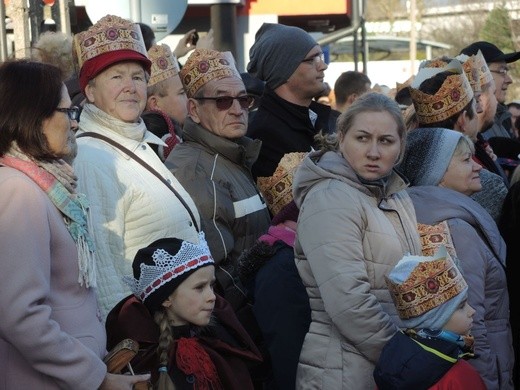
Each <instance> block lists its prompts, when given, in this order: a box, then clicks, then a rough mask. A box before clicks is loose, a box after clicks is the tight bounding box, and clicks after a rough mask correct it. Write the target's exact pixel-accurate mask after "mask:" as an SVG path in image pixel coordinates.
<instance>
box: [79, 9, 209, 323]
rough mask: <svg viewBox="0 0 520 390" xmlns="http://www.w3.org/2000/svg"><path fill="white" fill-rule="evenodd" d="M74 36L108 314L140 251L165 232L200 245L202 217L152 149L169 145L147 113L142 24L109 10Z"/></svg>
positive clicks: (87, 187) (87, 184) (84, 185)
mask: <svg viewBox="0 0 520 390" xmlns="http://www.w3.org/2000/svg"><path fill="white" fill-rule="evenodd" d="M74 39H75V48H76V52H77V57H78V59H79V63H80V73H79V80H80V85H81V88H82V90H83V91H84V93H85V96H86V98H87V102H86V104H85V105H84V107H83V111H82V113H81V122H80V124H79V131H78V156H77V157H76V160H75V162H74V167H75V169H76V173H77V175H78V176H79V177H80V179H81V180H80V189H81V191H82V192H84V193H85V194H86V195H87V198H88V199H89V201H90V202H91V213H92V225H93V228H94V229H93V239H94V241H95V244H96V247H97V251H96V253H97V255H96V264H97V266H98V272H97V277H98V299H99V302H100V306H101V310H102V315H103V317H106V315H107V314H108V312H109V311H110V310H111V309H112V308H113V307H114V306H115V305H116V304H117V303H118V302H119V301H121V300H122V299H123V298H125V297H126V296H128V295H130V294H131V291H130V288H129V287H128V286H127V285H126V283H125V282H124V281H123V276H125V275H131V274H132V260H133V258H134V257H135V254H136V253H137V250H138V249H139V248H142V247H144V246H147V245H148V244H150V243H151V242H153V241H155V240H157V239H160V238H164V237H177V238H179V239H182V240H187V241H190V242H194V243H197V242H198V234H197V229H198V226H199V225H200V222H199V216H198V212H197V208H196V207H195V204H194V203H193V201H192V200H191V198H190V196H189V195H188V193H187V192H186V191H185V190H184V188H183V187H182V186H181V185H180V183H179V182H178V181H177V179H175V177H174V176H173V175H172V174H171V173H170V171H169V170H168V169H167V168H166V167H165V166H164V164H163V163H162V161H161V160H160V159H159V157H158V156H157V155H156V154H155V152H154V151H153V149H152V148H151V147H150V144H157V145H162V146H166V144H165V143H164V142H163V141H161V140H160V139H159V138H158V137H157V136H155V135H154V134H152V133H151V132H149V131H147V129H146V126H145V124H144V122H143V120H142V119H141V117H140V116H141V114H142V112H143V110H144V108H145V104H146V89H147V80H148V77H149V72H150V65H151V63H150V60H149V59H148V57H147V53H146V48H145V46H144V42H143V38H142V35H141V30H140V28H139V25H138V24H136V23H132V22H130V21H128V20H125V19H121V18H119V17H117V16H111V15H107V16H105V17H103V18H101V19H100V20H99V21H98V22H97V23H96V24H95V25H94V26H92V27H90V28H89V30H87V31H85V32H82V33H80V34H77V35H76V36H75V38H74ZM139 160H140V161H139ZM143 162H144V163H145V164H146V165H147V166H148V167H145V166H144V165H143Z"/></svg>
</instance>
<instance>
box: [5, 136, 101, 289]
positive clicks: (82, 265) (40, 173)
mask: <svg viewBox="0 0 520 390" xmlns="http://www.w3.org/2000/svg"><path fill="white" fill-rule="evenodd" d="M0 164H2V165H5V166H8V167H11V168H14V169H16V170H18V171H20V172H22V173H24V174H25V175H27V176H28V177H29V178H31V179H32V180H33V181H34V182H35V183H36V184H38V186H39V187H40V188H41V189H42V190H43V191H45V193H46V194H47V196H48V197H49V199H50V200H51V202H52V203H53V204H54V206H56V208H57V209H58V210H60V212H61V214H62V215H63V219H64V221H65V225H66V227H67V230H68V231H69V233H70V235H71V236H72V238H73V240H74V242H75V243H76V247H77V248H78V266H79V276H78V283H79V284H80V285H82V286H83V284H85V286H86V287H87V288H88V287H95V286H96V272H95V263H94V255H93V253H94V242H93V241H92V239H91V237H90V235H89V232H88V223H87V212H88V201H87V199H86V198H85V196H84V195H83V194H77V193H76V191H75V188H76V177H75V176H74V173H73V170H72V167H71V166H70V165H69V164H67V163H66V162H65V161H63V160H55V161H53V162H45V161H35V160H32V159H30V158H29V157H28V156H27V155H25V154H23V153H22V152H21V151H20V150H19V149H18V147H17V145H13V146H12V147H11V149H10V150H9V152H7V153H6V154H5V155H4V156H3V157H0Z"/></svg>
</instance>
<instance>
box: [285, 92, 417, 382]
mask: <svg viewBox="0 0 520 390" xmlns="http://www.w3.org/2000/svg"><path fill="white" fill-rule="evenodd" d="M322 138H323V139H322V144H323V148H322V150H320V151H318V152H312V153H310V154H309V155H308V156H307V157H306V159H305V160H304V162H303V163H302V165H301V166H300V167H299V169H298V171H297V172H296V175H295V178H294V185H293V192H294V198H295V201H296V202H297V204H298V206H299V207H300V215H299V218H298V228H297V240H296V243H295V255H296V265H297V267H298V271H299V273H300V276H301V277H302V280H303V283H304V285H305V286H306V289H307V294H308V295H309V301H310V306H311V310H312V323H311V325H310V329H309V332H308V333H307V335H306V337H305V341H304V344H303V347H302V352H301V354H300V362H299V365H298V372H297V380H296V387H297V388H298V389H326V390H331V389H373V388H375V383H374V380H373V376H372V372H373V369H374V365H375V363H376V361H377V359H378V358H379V354H380V352H381V349H382V348H383V346H384V345H385V344H386V342H387V341H388V340H389V339H390V338H391V337H392V336H393V334H394V333H395V332H396V331H397V330H398V326H400V322H399V318H398V317H397V314H396V312H395V309H394V305H393V303H392V299H391V297H390V295H389V293H388V290H387V288H386V284H385V281H384V275H385V274H387V273H388V272H389V271H390V270H391V269H392V267H393V266H394V265H395V264H396V263H397V262H398V261H399V259H401V258H402V257H403V255H405V254H416V255H418V254H420V253H421V247H420V242H419V236H418V233H417V226H416V225H417V224H416V218H415V213H414V208H413V205H412V203H411V201H410V198H409V197H408V195H407V194H406V192H405V191H402V190H403V189H404V188H406V187H407V185H408V183H407V181H406V179H405V178H404V177H402V176H401V175H400V174H399V173H398V172H396V171H395V170H394V166H395V165H396V163H397V162H398V161H399V160H400V158H401V156H402V154H403V152H404V142H405V125H404V123H403V120H402V117H401V113H400V110H399V107H398V106H397V104H396V103H395V102H394V101H393V100H391V99H390V98H388V97H386V96H384V95H382V94H376V93H369V94H366V95H364V96H362V97H361V98H359V99H358V100H356V102H354V104H353V105H352V106H351V107H350V108H349V109H348V110H347V111H346V112H345V113H344V114H342V115H341V116H340V117H339V119H338V123H337V134H336V135H335V136H327V137H322Z"/></svg>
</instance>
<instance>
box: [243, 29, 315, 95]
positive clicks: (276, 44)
mask: <svg viewBox="0 0 520 390" xmlns="http://www.w3.org/2000/svg"><path fill="white" fill-rule="evenodd" d="M317 44H318V43H316V41H315V40H314V38H312V37H311V36H310V35H309V33H308V32H306V31H305V30H302V29H301V28H299V27H293V26H285V25H283V24H273V23H264V24H262V27H260V29H259V30H258V31H257V33H256V35H255V42H254V44H253V46H251V49H250V50H249V58H250V61H249V64H248V65H247V71H248V72H249V73H251V74H252V75H253V76H255V77H257V78H259V79H260V80H263V81H265V82H266V84H267V86H268V87H269V88H271V89H276V88H277V87H279V86H280V85H282V84H285V83H286V82H287V80H288V79H289V77H291V75H292V74H293V73H294V72H295V71H296V68H298V66H300V64H301V62H302V60H304V59H305V56H306V55H307V54H308V53H309V51H311V49H312V48H313V47H314V46H316V45H317Z"/></svg>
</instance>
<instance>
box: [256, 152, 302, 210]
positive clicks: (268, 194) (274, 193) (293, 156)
mask: <svg viewBox="0 0 520 390" xmlns="http://www.w3.org/2000/svg"><path fill="white" fill-rule="evenodd" d="M306 155H307V153H304V152H294V153H287V154H285V155H284V156H283V157H282V159H281V160H280V162H279V163H278V166H277V167H276V170H275V171H274V173H273V175H272V176H268V177H258V178H257V180H256V184H257V185H258V189H259V190H260V192H261V193H262V195H263V197H264V198H265V201H266V202H267V207H269V211H270V212H271V214H272V215H276V214H278V212H280V210H281V209H283V208H284V206H285V205H287V204H288V203H289V202H291V201H292V200H293V194H292V181H293V175H294V171H295V170H296V168H297V167H298V165H300V163H301V162H302V160H303V158H304V157H305V156H306Z"/></svg>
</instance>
